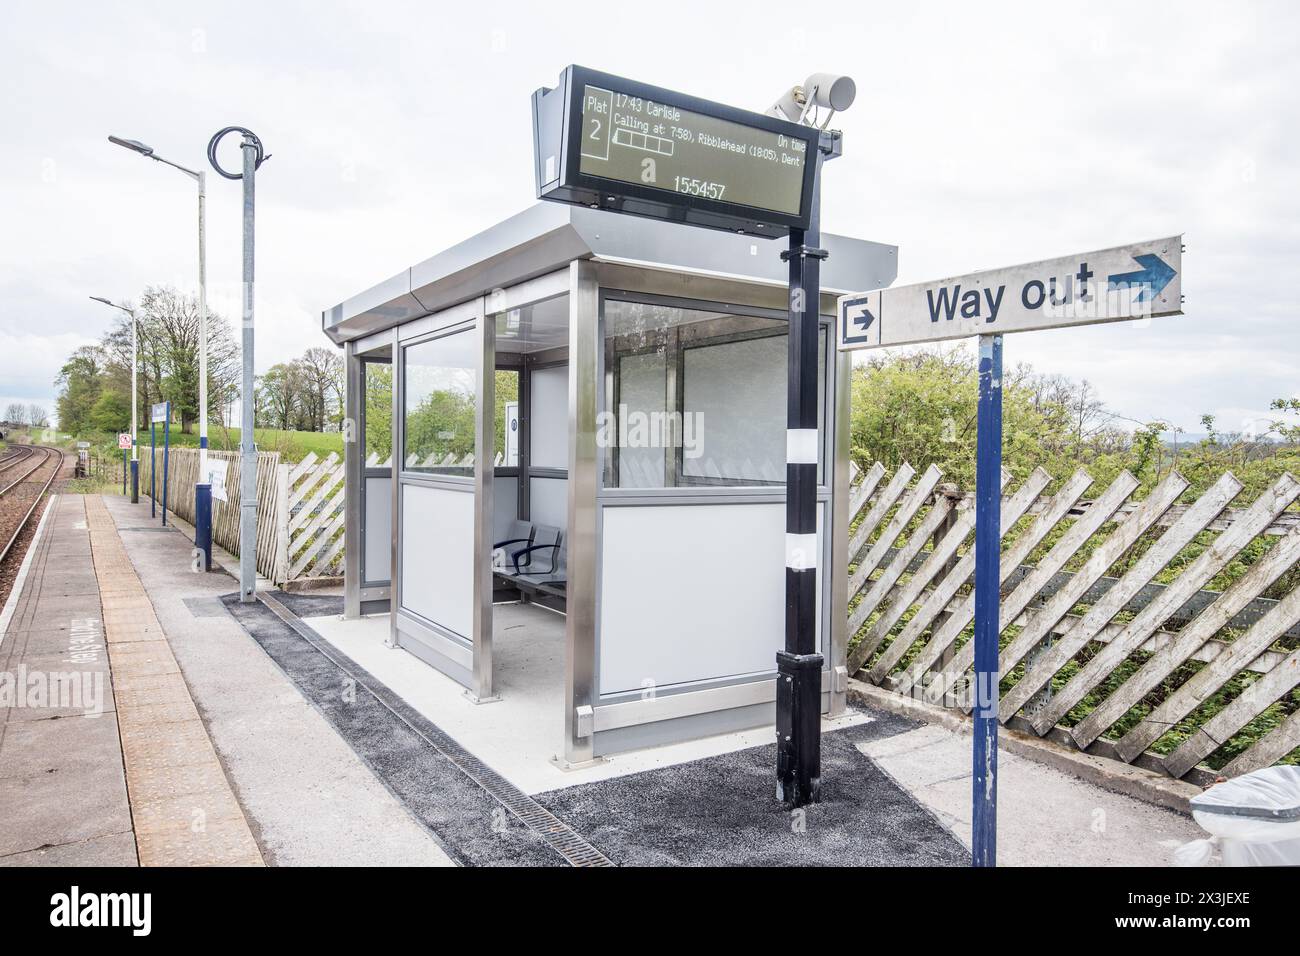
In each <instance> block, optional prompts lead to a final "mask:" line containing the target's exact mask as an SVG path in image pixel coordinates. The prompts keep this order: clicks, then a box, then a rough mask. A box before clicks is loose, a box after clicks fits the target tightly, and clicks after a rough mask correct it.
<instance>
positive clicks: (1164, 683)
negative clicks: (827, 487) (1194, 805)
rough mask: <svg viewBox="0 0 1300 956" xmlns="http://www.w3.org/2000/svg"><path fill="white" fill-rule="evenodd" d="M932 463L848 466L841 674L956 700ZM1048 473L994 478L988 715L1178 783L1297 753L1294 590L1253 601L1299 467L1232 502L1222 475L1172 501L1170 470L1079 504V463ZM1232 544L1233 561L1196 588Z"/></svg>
mask: <svg viewBox="0 0 1300 956" xmlns="http://www.w3.org/2000/svg"><path fill="white" fill-rule="evenodd" d="M943 477H944V476H943V473H942V472H941V471H940V470H939V469H938V468H937V467H934V466H931V467H930V468H928V469H926V470H925V472H924V473H923V474H921V475H919V476H918V475H916V472H915V469H913V468H912V466H911V465H908V464H904V465H902V466H901V467H900V468H899V469H898V470H897V471H896V472H895V473H894V474H893V475H892V476H889V477H888V480H886V469H885V468H884V467H883V466H881V465H880V464H879V463H877V464H875V465H873V466H872V467H871V468H870V469H868V470H867V471H866V472H865V473H859V472H858V471H857V469H856V468H855V469H854V482H853V485H852V501H851V504H850V509H851V510H850V514H852V515H853V519H852V524H851V536H850V537H851V539H850V544H849V563H850V582H849V594H850V611H849V633H850V651H849V672H850V673H855V672H856V673H857V676H858V677H859V678H861V679H865V680H868V681H870V682H871V683H873V684H876V685H878V686H880V687H883V688H885V689H887V690H890V691H893V692H895V693H898V694H904V695H908V696H911V697H912V698H914V699H919V700H922V701H925V702H927V703H931V704H938V705H941V706H946V707H950V708H955V709H958V710H961V711H964V712H967V713H969V711H970V710H971V701H972V700H973V699H974V694H973V691H974V687H973V676H972V674H971V670H972V664H973V660H972V659H973V652H974V647H973V644H972V642H971V639H970V637H971V633H972V619H973V617H974V594H973V591H972V584H973V573H974V565H975V558H974V548H973V540H972V538H973V533H974V527H975V509H974V502H973V498H972V497H971V496H970V495H962V494H959V493H958V492H957V490H956V487H955V486H954V485H950V484H945V483H944V482H943ZM1049 484H1050V478H1049V476H1048V474H1047V473H1046V472H1045V471H1043V470H1042V469H1041V468H1040V469H1037V470H1035V471H1034V472H1033V473H1032V474H1030V475H1029V476H1028V477H1027V478H1026V479H1025V480H1024V481H1022V482H1020V483H1019V485H1018V486H1017V487H1014V488H1012V487H1010V485H1011V482H1010V481H1009V476H1008V475H1007V474H1006V473H1005V472H1004V473H1003V497H1002V503H1001V518H1002V529H1003V538H1002V550H1001V555H1002V557H1001V568H1000V587H1001V593H1002V606H1001V616H1000V621H999V625H1000V633H1001V642H1000V643H1001V653H1000V659H999V674H1000V677H1001V685H1002V690H1001V700H1000V711H999V717H1000V719H1001V721H1002V722H1003V723H1004V724H1006V725H1008V726H1009V727H1012V728H1014V729H1017V730H1021V731H1026V732H1030V733H1033V734H1036V735H1038V736H1041V737H1048V738H1050V739H1053V740H1055V741H1056V742H1058V743H1062V744H1065V745H1067V746H1071V747H1075V748H1078V749H1080V750H1085V751H1087V752H1089V753H1092V754H1098V755H1103V756H1108V757H1112V758H1115V759H1119V760H1123V761H1126V762H1129V763H1135V764H1137V765H1140V766H1144V767H1147V768H1148V769H1154V770H1158V771H1161V772H1164V773H1167V774H1169V775H1170V776H1171V777H1175V778H1184V777H1186V778H1188V779H1190V780H1193V781H1195V782H1205V781H1206V780H1207V779H1212V778H1213V774H1215V773H1220V774H1224V775H1227V776H1235V775H1237V774H1241V773H1245V772H1248V771H1250V770H1254V769H1257V768H1259V767H1264V766H1269V765H1271V764H1274V763H1276V762H1278V761H1279V760H1281V759H1283V758H1284V757H1287V756H1288V755H1289V754H1291V752H1292V751H1294V750H1296V748H1297V747H1300V708H1297V707H1295V701H1294V700H1292V699H1290V698H1289V697H1288V695H1290V694H1291V691H1292V690H1294V689H1295V688H1296V686H1297V685H1300V649H1297V648H1298V647H1300V628H1298V627H1297V624H1298V623H1300V588H1296V589H1293V590H1291V591H1290V592H1289V593H1287V594H1285V595H1284V596H1282V597H1281V599H1280V600H1277V599H1271V598H1265V597H1261V594H1262V592H1264V591H1265V590H1266V589H1268V588H1269V587H1270V586H1272V585H1274V584H1275V582H1277V581H1278V579H1279V578H1281V577H1282V575H1284V574H1286V573H1287V572H1288V571H1289V570H1290V569H1291V568H1292V566H1293V565H1295V564H1296V562H1297V560H1300V512H1297V511H1296V510H1294V509H1293V508H1292V506H1293V504H1294V503H1295V502H1296V500H1297V498H1298V497H1300V481H1297V480H1296V478H1294V477H1293V476H1291V475H1290V474H1285V475H1283V476H1282V477H1280V478H1279V479H1278V480H1277V481H1276V482H1274V484H1273V485H1272V487H1270V488H1269V489H1268V490H1267V491H1266V492H1264V493H1263V494H1261V495H1260V496H1259V497H1258V498H1256V499H1255V500H1254V501H1252V502H1249V503H1246V504H1245V505H1244V506H1243V507H1230V503H1232V502H1233V500H1234V499H1235V498H1236V497H1237V496H1238V494H1239V493H1240V492H1241V490H1242V484H1241V482H1240V481H1239V480H1238V479H1237V478H1236V477H1235V476H1233V475H1232V474H1231V473H1225V474H1224V475H1222V476H1221V477H1220V478H1219V480H1218V481H1216V482H1215V483H1214V484H1213V485H1212V486H1211V487H1210V488H1208V489H1207V490H1206V491H1204V492H1202V493H1201V494H1200V495H1199V496H1198V497H1197V498H1196V499H1195V500H1194V501H1190V502H1188V501H1180V499H1182V498H1183V497H1184V493H1185V492H1186V490H1187V488H1188V484H1189V483H1188V481H1187V480H1186V479H1185V478H1183V477H1182V476H1181V475H1179V474H1177V473H1176V472H1174V473H1171V474H1170V475H1168V476H1167V477H1166V478H1165V479H1164V480H1163V481H1161V482H1160V483H1159V484H1158V485H1157V486H1156V487H1155V488H1154V489H1152V490H1151V491H1150V492H1149V493H1148V494H1147V495H1145V496H1144V497H1141V498H1135V497H1134V494H1135V492H1136V491H1137V490H1138V481H1137V479H1135V478H1134V477H1133V476H1132V475H1130V474H1128V473H1127V472H1125V473H1121V474H1120V475H1119V477H1117V478H1116V479H1115V480H1114V481H1113V482H1111V484H1110V485H1109V487H1107V488H1104V489H1097V490H1098V491H1099V492H1100V494H1099V495H1097V497H1094V498H1085V497H1084V495H1085V493H1087V492H1088V491H1089V489H1090V488H1091V486H1092V485H1093V479H1092V478H1091V477H1090V476H1089V475H1088V474H1087V473H1086V472H1085V471H1082V470H1080V471H1078V472H1076V473H1075V474H1074V475H1073V476H1072V477H1070V478H1069V479H1068V480H1066V481H1064V482H1062V483H1061V485H1060V487H1059V488H1058V489H1057V490H1056V491H1055V492H1054V493H1053V494H1051V495H1045V494H1044V491H1045V490H1046V489H1047V487H1048V485H1049ZM1261 542H1262V543H1265V544H1267V545H1268V547H1267V549H1266V550H1265V549H1262V548H1261V547H1260V546H1259V543H1261ZM1252 543H1255V546H1254V547H1253V548H1252V547H1251V546H1252ZM1248 548H1249V549H1250V556H1251V558H1252V559H1253V563H1250V564H1249V566H1248V567H1247V568H1246V570H1245V571H1244V573H1241V574H1240V576H1239V577H1237V578H1236V579H1235V580H1233V581H1232V583H1231V584H1230V585H1229V586H1228V587H1226V588H1225V589H1224V590H1223V591H1222V592H1219V591H1213V590H1207V587H1208V586H1209V585H1210V583H1211V582H1212V581H1213V579H1214V578H1215V577H1216V576H1218V575H1219V574H1220V573H1221V572H1223V571H1224V569H1225V568H1227V567H1228V566H1229V564H1230V563H1231V562H1233V561H1234V559H1237V558H1238V556H1239V555H1241V553H1242V552H1243V551H1244V550H1247V549H1248ZM1242 563H1243V564H1244V563H1245V562H1242ZM1237 570H1240V568H1239V567H1238V568H1237ZM1157 578H1160V580H1157ZM1279 701H1282V704H1281V706H1280V707H1275V706H1274V705H1275V704H1278V702H1279ZM1288 709H1289V710H1290V712H1289V713H1287V711H1288ZM1266 712H1267V713H1266ZM1252 722H1254V725H1253V729H1252V732H1251V734H1250V735H1249V736H1243V735H1241V732H1242V731H1243V729H1247V727H1248V725H1251V724H1252ZM1270 727H1271V729H1269V728H1270ZM1167 735H1168V736H1167ZM1162 738H1165V739H1164V740H1162ZM1225 755H1226V756H1225ZM1216 757H1217V759H1215V758H1216ZM1207 759H1209V760H1211V761H1212V763H1213V764H1214V765H1215V766H1216V769H1215V770H1213V771H1211V770H1208V769H1206V768H1205V767H1203V766H1202V764H1203V762H1204V761H1206V760H1207Z"/></svg>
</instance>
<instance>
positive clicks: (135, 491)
mask: <svg viewBox="0 0 1300 956" xmlns="http://www.w3.org/2000/svg"><path fill="white" fill-rule="evenodd" d="M91 299H93V300H94V301H96V302H102V303H104V305H107V306H110V307H112V308H114V309H121V310H122V311H123V312H125V313H126V314H127V315H129V316H130V317H131V504H133V505H134V504H139V502H140V441H139V437H138V435H137V431H138V428H139V426H138V424H137V422H136V416H137V414H138V412H139V407H140V401H139V399H138V398H137V397H136V384H137V373H136V369H137V368H139V365H140V346H139V336H138V335H137V332H136V322H135V309H129V308H127V307H126V306H124V305H118V304H117V303H116V302H111V301H109V300H108V299H105V298H104V297H103V296H100V295H92V296H91ZM149 466H150V467H151V468H152V467H153V462H150V463H149Z"/></svg>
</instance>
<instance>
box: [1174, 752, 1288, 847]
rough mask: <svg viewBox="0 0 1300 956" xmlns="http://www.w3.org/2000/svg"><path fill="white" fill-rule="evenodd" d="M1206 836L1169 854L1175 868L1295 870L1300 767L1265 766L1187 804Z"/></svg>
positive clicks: (1221, 785)
mask: <svg viewBox="0 0 1300 956" xmlns="http://www.w3.org/2000/svg"><path fill="white" fill-rule="evenodd" d="M1191 808H1192V819H1194V820H1195V821H1196V822H1197V823H1198V824H1200V826H1201V828H1202V829H1204V830H1205V831H1206V832H1208V833H1209V834H1210V838H1209V839H1208V840H1193V841H1192V842H1191V843H1187V844H1184V845H1183V846H1181V847H1179V848H1178V850H1177V851H1175V853H1174V863H1175V865H1177V866H1206V865H1208V864H1209V863H1210V861H1211V859H1212V857H1213V851H1214V847H1215V846H1216V845H1217V846H1218V847H1219V849H1220V851H1221V854H1222V859H1223V865H1224V866H1300V767H1268V768H1266V769H1264V770H1256V771H1254V772H1253V773H1248V774H1245V775H1243V776H1240V777H1236V778H1234V779H1232V780H1228V781H1226V782H1224V783H1220V784H1216V785H1215V786H1213V787H1211V788H1210V789H1209V790H1207V791H1205V792H1204V793H1202V794H1200V795H1198V796H1196V797H1193V798H1192V800H1191Z"/></svg>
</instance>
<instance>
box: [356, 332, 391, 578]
mask: <svg viewBox="0 0 1300 956" xmlns="http://www.w3.org/2000/svg"><path fill="white" fill-rule="evenodd" d="M360 359H361V376H362V395H363V396H364V400H363V402H362V405H361V422H360V431H361V440H362V447H363V449H364V456H365V457H364V460H363V463H362V466H361V467H362V520H361V532H362V542H363V547H362V549H361V562H360V568H361V582H362V586H363V587H366V588H374V587H388V586H389V584H390V579H391V577H392V518H393V491H392V487H393V486H392V481H393V360H392V349H391V348H390V347H384V348H383V349H376V350H374V351H373V352H369V353H366V354H364V355H362V356H360Z"/></svg>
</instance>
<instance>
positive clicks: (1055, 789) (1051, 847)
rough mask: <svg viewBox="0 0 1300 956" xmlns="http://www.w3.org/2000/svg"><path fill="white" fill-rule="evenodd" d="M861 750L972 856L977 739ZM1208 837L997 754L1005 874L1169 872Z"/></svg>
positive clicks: (1176, 817)
mask: <svg viewBox="0 0 1300 956" xmlns="http://www.w3.org/2000/svg"><path fill="white" fill-rule="evenodd" d="M858 749H859V750H861V751H862V753H863V754H865V755H866V756H868V757H870V758H871V759H872V760H873V761H874V762H875V764H876V765H877V766H878V767H880V768H881V769H882V770H883V771H884V772H885V773H887V774H889V775H890V776H891V777H892V778H893V779H894V780H896V781H897V782H898V783H899V785H900V786H902V787H903V788H904V789H906V790H907V791H908V792H909V793H911V794H912V796H914V797H915V798H916V799H917V800H918V801H919V802H920V803H921V804H922V805H924V806H925V807H926V808H928V809H929V810H930V811H931V812H932V813H934V815H935V816H936V817H937V818H938V819H939V820H941V821H942V822H943V823H944V825H945V826H947V827H948V828H949V829H950V830H952V832H953V833H955V834H956V835H957V837H958V838H959V839H960V840H961V841H962V842H963V843H964V844H965V845H966V847H967V848H968V849H969V847H970V842H971V739H970V736H969V735H968V734H959V733H954V732H953V731H951V730H949V729H947V728H945V727H939V726H936V725H932V724H926V725H923V726H920V727H917V728H916V729H914V730H909V731H907V732H905V733H901V734H898V735H897V736H893V737H889V738H886V739H879V740H873V741H868V742H863V743H861V744H859V745H858ZM1204 837H1205V833H1204V832H1203V831H1202V830H1201V828H1200V827H1199V826H1197V825H1196V823H1195V822H1193V821H1192V819H1191V818H1190V817H1188V816H1186V815H1185V814H1181V813H1177V812H1175V811H1173V810H1168V809H1165V808H1164V807H1157V806H1153V805H1151V804H1149V803H1144V802H1143V801H1141V800H1135V799H1134V798H1132V797H1127V796H1124V795H1122V794H1119V793H1115V792H1113V791H1110V790H1106V789H1105V788H1103V787H1099V786H1096V785H1094V784H1091V783H1087V782H1085V781H1083V780H1080V779H1079V778H1077V777H1073V776H1070V775H1069V774H1065V773H1062V772H1061V771H1059V770H1055V769H1053V768H1052V767H1048V766H1044V765H1043V764H1041V763H1037V762H1035V761H1033V760H1028V759H1026V758H1024V757H1019V756H1016V755H1015V754H1010V753H1007V752H1006V751H1000V752H999V753H998V865H999V866H1169V865H1171V862H1172V857H1173V851H1174V850H1175V849H1176V848H1177V847H1178V846H1180V845H1181V844H1183V843H1186V842H1188V841H1189V840H1199V839H1202V838H1204Z"/></svg>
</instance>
